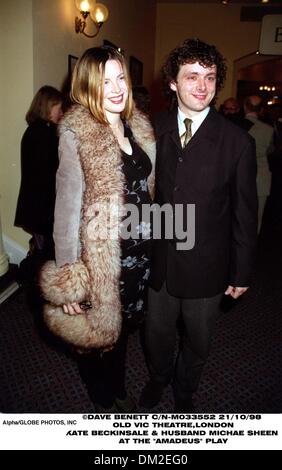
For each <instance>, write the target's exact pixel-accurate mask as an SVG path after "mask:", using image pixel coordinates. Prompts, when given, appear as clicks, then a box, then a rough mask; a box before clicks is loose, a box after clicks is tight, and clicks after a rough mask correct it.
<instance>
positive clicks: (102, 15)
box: [75, 0, 109, 38]
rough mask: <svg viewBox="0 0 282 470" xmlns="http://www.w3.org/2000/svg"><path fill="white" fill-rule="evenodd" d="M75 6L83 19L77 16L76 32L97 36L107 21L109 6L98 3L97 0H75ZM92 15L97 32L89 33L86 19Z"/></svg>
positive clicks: (87, 35) (91, 36)
mask: <svg viewBox="0 0 282 470" xmlns="http://www.w3.org/2000/svg"><path fill="white" fill-rule="evenodd" d="M75 6H76V8H77V9H78V11H79V12H80V14H81V16H82V18H83V19H81V18H78V17H77V16H76V18H75V32H76V33H82V34H84V36H86V37H88V38H95V36H97V34H98V33H99V31H100V29H101V27H102V26H103V24H104V23H105V21H107V19H108V16H109V10H108V8H107V7H106V6H105V5H103V3H96V0H75ZM88 16H90V18H91V20H92V21H93V23H94V25H95V28H96V32H95V33H94V34H88V33H86V32H85V28H86V24H87V22H86V20H87V18H88Z"/></svg>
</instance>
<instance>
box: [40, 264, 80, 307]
mask: <svg viewBox="0 0 282 470" xmlns="http://www.w3.org/2000/svg"><path fill="white" fill-rule="evenodd" d="M39 283H40V286H41V290H42V294H43V296H44V298H45V299H46V300H47V301H48V302H50V303H51V304H53V305H56V306H60V305H62V304H66V303H72V302H82V301H83V300H85V299H87V297H88V296H89V274H88V272H87V269H86V267H85V266H84V264H83V263H82V262H81V261H80V260H79V261H77V262H76V263H73V264H67V265H65V266H62V267H61V268H58V267H57V266H56V264H55V262H54V261H47V263H45V264H44V266H43V268H42V269H41V272H40V278H39Z"/></svg>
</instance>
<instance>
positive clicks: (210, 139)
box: [185, 108, 219, 152]
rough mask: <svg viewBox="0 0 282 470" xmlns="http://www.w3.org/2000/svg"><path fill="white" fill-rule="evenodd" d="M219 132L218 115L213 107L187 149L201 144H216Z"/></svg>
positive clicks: (189, 149)
mask: <svg viewBox="0 0 282 470" xmlns="http://www.w3.org/2000/svg"><path fill="white" fill-rule="evenodd" d="M218 133H219V129H218V115H217V112H216V111H215V109H214V108H211V109H210V111H209V113H208V115H207V117H206V119H205V120H204V121H203V122H202V124H201V125H200V127H199V129H198V130H197V132H196V133H195V134H194V135H193V137H192V139H191V140H190V142H189V143H188V145H187V146H186V148H185V151H187V152H190V151H191V150H192V149H193V148H194V147H196V146H197V145H199V144H205V145H211V144H214V143H215V142H216V141H217V138H218Z"/></svg>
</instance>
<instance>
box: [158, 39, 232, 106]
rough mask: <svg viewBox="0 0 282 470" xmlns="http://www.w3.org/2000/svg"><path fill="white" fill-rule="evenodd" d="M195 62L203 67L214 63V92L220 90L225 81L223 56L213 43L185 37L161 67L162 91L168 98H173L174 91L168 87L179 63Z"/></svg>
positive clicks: (176, 73)
mask: <svg viewBox="0 0 282 470" xmlns="http://www.w3.org/2000/svg"><path fill="white" fill-rule="evenodd" d="M195 62H199V64H200V65H201V66H203V67H211V66H212V65H216V68H217V76H216V93H218V92H219V90H221V88H222V87H223V85H224V82H225V78H226V71H227V67H226V63H225V59H224V57H223V56H222V55H221V54H220V52H219V51H218V50H217V49H216V47H215V46H213V45H210V44H207V43H205V42H203V41H201V40H200V39H197V38H193V39H185V41H184V42H183V44H181V45H180V46H178V47H176V48H175V49H173V50H172V51H171V53H170V54H169V56H168V58H167V60H166V62H165V64H164V65H163V67H162V79H163V84H164V93H165V95H166V96H167V97H168V98H174V99H175V93H174V92H173V91H172V90H171V89H170V86H169V84H170V83H171V82H172V81H176V78H177V75H178V72H179V69H180V67H181V65H184V64H194V63H195Z"/></svg>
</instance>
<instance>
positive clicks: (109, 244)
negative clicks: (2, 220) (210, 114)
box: [40, 105, 155, 349]
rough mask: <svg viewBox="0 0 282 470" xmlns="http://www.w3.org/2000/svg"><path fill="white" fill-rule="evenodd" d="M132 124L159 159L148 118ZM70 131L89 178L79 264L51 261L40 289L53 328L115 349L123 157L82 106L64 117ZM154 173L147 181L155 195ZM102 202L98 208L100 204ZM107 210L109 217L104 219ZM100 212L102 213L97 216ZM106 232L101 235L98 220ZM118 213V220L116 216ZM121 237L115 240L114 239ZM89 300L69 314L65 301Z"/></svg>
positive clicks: (71, 338)
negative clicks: (86, 307)
mask: <svg viewBox="0 0 282 470" xmlns="http://www.w3.org/2000/svg"><path fill="white" fill-rule="evenodd" d="M129 125H130V127H131V130H132V132H133V136H134V137H135V139H136V141H137V142H138V144H139V145H140V146H141V147H142V148H143V150H144V151H145V152H146V153H147V154H148V155H149V157H150V158H151V161H152V164H153V168H154V160H155V141H154V135H153V130H152V127H151V125H150V124H149V121H148V119H147V118H146V117H145V116H144V115H142V113H140V112H139V111H135V112H134V113H133V117H132V119H131V120H130V121H129ZM65 130H71V131H72V132H74V133H75V136H76V140H77V143H78V147H77V148H78V153H79V158H80V164H81V168H82V171H83V176H84V180H85V190H84V193H83V202H82V210H81V226H80V243H81V260H79V261H77V262H76V263H73V264H71V265H65V266H62V267H61V268H56V266H55V264H54V263H50V262H48V263H47V264H46V265H45V266H44V267H43V269H42V272H41V276H40V286H41V289H42V292H43V295H44V297H45V299H46V300H48V301H49V302H50V303H49V304H47V305H46V306H45V309H44V318H45V321H46V323H47V325H48V327H49V328H50V330H51V331H52V332H53V333H55V334H56V335H58V336H60V337H61V338H62V339H63V340H64V341H66V342H68V343H71V344H73V345H75V346H76V347H77V348H79V349H89V348H101V349H108V348H111V347H112V346H113V345H114V343H115V342H116V341H117V339H118V336H119V334H120V331H121V323H122V318H121V302H120V291H119V289H120V284H119V283H120V272H121V263H120V258H121V247H120V240H119V236H118V232H116V228H117V227H119V226H120V223H121V220H122V216H123V214H124V206H123V204H124V201H123V198H124V196H123V188H124V175H123V173H122V170H121V164H122V154H121V150H120V147H119V144H118V142H117V139H116V138H115V136H114V134H113V133H112V131H111V129H110V127H109V126H105V125H103V124H100V123H98V122H97V121H96V120H95V119H94V118H93V117H92V116H91V115H90V113H89V112H88V110H87V109H86V108H84V107H82V106H78V105H75V106H73V107H72V108H71V110H69V111H68V112H67V113H66V114H65V115H64V117H63V119H62V121H61V123H60V132H61V133H62V132H64V131H65ZM153 175H154V172H152V175H150V180H149V181H148V183H149V187H150V192H151V194H153V178H154V176H153ZM99 204H100V206H99ZM105 207H106V208H108V209H109V210H108V209H106V217H105V216H104V213H105V209H104V208H105ZM99 212H100V213H99ZM101 214H103V216H104V218H102V219H101V220H103V221H104V222H103V224H102V225H103V226H104V225H105V226H106V228H107V230H108V232H107V234H108V235H107V236H106V237H105V236H102V235H104V232H103V230H102V232H103V233H101V235H99V234H100V232H99V230H98V234H97V228H98V229H101V223H100V224H99V217H100V216H101ZM113 214H114V216H112V215H113ZM112 234H117V236H111V235H112ZM84 300H87V301H91V303H92V308H91V309H89V310H86V311H84V313H83V314H76V315H68V314H66V313H64V311H63V308H62V305H63V304H65V303H72V302H81V301H84Z"/></svg>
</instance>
